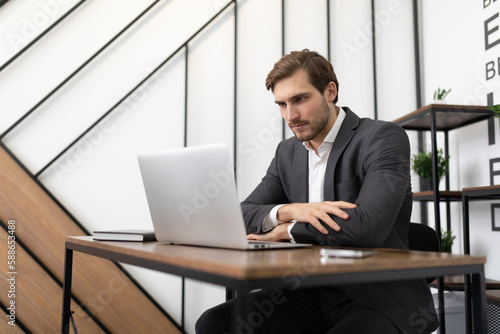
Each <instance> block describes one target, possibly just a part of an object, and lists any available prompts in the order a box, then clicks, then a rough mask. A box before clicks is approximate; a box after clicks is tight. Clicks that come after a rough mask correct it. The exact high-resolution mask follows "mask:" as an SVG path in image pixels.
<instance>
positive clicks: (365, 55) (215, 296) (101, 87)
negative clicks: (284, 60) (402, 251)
mask: <svg viewBox="0 0 500 334" xmlns="http://www.w3.org/2000/svg"><path fill="white" fill-rule="evenodd" d="M75 3H76V0H65V1H63V0H40V1H35V0H33V1H11V2H8V3H7V4H6V5H5V6H3V7H2V8H1V9H0V64H3V63H4V62H5V61H6V60H7V59H9V58H10V57H11V56H12V55H14V54H15V53H16V52H17V51H18V50H19V48H21V47H22V44H23V43H27V42H28V41H29V40H31V39H33V38H34V37H35V36H36V35H37V33H39V32H40V31H41V30H43V29H45V28H46V27H48V26H49V25H50V24H51V22H53V21H55V20H56V19H57V18H58V17H60V16H61V15H62V14H63V13H64V12H65V11H66V10H68V9H69V8H70V7H71V6H72V5H73V4H75ZM150 3H151V1H133V0H126V1H123V0H122V1H118V0H101V1H91V2H87V3H85V4H84V5H83V6H82V7H81V8H80V9H78V10H77V11H76V12H75V13H73V14H72V15H71V17H70V18H68V19H67V20H65V21H64V22H62V23H61V24H60V25H59V26H58V27H57V28H56V29H55V30H54V31H53V32H51V33H50V34H48V35H47V36H45V37H44V38H43V39H42V40H40V41H39V42H38V43H37V44H36V45H35V46H34V47H32V48H31V49H30V50H29V51H28V52H27V53H26V54H25V55H23V56H22V57H20V58H19V59H18V60H16V61H15V62H14V63H13V64H11V65H10V66H9V67H8V68H7V69H5V70H4V71H2V72H1V73H0V133H2V132H3V131H5V130H6V129H7V128H9V126H10V125H12V124H13V123H14V122H15V121H16V120H17V119H19V118H20V117H22V115H24V113H26V112H27V111H28V110H30V109H31V108H32V107H33V106H34V105H35V104H36V103H37V102H38V101H40V99H42V98H43V97H44V96H45V95H46V94H47V93H48V92H50V91H51V90H52V89H54V87H55V86H56V85H57V84H58V83H59V82H61V81H62V80H64V78H66V77H67V76H68V75H69V74H70V73H72V72H73V71H74V70H75V69H76V68H77V67H78V66H79V65H80V64H81V63H82V62H83V61H85V60H86V59H88V58H89V57H90V56H91V55H92V54H93V53H94V52H96V50H98V49H99V48H100V47H101V46H102V45H103V44H104V43H105V42H106V41H107V40H109V39H110V38H111V37H112V36H114V34H116V33H117V32H118V31H119V30H120V29H121V28H122V27H123V26H124V25H125V24H127V23H128V22H130V21H131V20H132V19H133V18H134V17H135V16H136V15H138V14H139V12H140V11H142V10H143V9H144V8H146V7H147V6H148V5H149V4H150ZM225 5H226V1H223V0H213V1H206V0H189V1H187V0H183V1H182V0H168V1H167V0H166V1H163V2H161V3H160V4H159V5H157V6H156V7H155V10H153V11H152V12H151V13H149V14H148V15H147V16H146V17H145V18H144V19H142V20H141V21H140V22H138V23H137V24H136V25H135V26H134V27H133V28H132V29H131V30H130V31H128V32H127V33H125V34H124V35H123V36H122V37H121V38H119V39H118V40H117V41H116V42H115V43H114V44H113V45H112V46H111V47H110V48H108V49H107V50H106V51H105V52H104V53H103V54H102V55H101V56H99V57H98V58H97V59H95V61H93V62H92V63H91V64H89V66H87V67H86V68H85V69H84V70H83V71H82V72H81V73H79V74H78V75H77V76H76V77H75V78H74V79H72V80H71V81H70V82H69V83H68V84H67V85H65V86H64V88H62V89H61V90H60V91H58V92H57V93H56V94H54V96H52V97H51V98H50V99H49V100H48V101H47V102H45V103H44V104H42V105H41V106H40V107H39V108H38V109H37V111H36V112H35V113H34V114H33V115H32V116H30V117H28V118H27V119H26V120H25V121H24V122H23V123H22V124H21V125H20V126H19V127H17V128H16V129H15V130H14V131H13V132H11V133H10V134H9V135H8V136H7V137H6V138H4V140H3V141H4V143H5V144H6V145H7V146H8V147H9V148H10V149H11V150H12V151H13V152H14V153H15V154H16V155H17V156H18V157H19V158H20V159H21V160H22V161H23V163H24V164H26V166H27V167H28V168H29V169H30V170H31V171H32V172H33V173H37V172H38V171H39V170H40V168H42V167H43V166H45V165H46V164H47V163H48V162H49V161H50V160H51V159H52V158H53V157H54V156H55V155H56V154H58V153H59V152H60V150H61V149H63V148H64V147H66V145H68V144H69V143H70V142H71V141H73V140H74V139H75V138H76V137H78V136H79V135H80V133H81V132H82V131H84V130H85V129H86V128H88V127H89V126H90V125H91V124H92V123H93V122H95V120H96V119H97V118H99V117H100V116H101V115H103V114H104V113H105V112H106V111H108V110H109V109H110V108H111V107H112V106H113V105H114V104H115V103H116V102H117V101H118V100H119V99H121V98H122V97H123V96H125V94H127V93H128V92H129V91H130V90H131V89H132V88H133V87H134V86H135V85H136V84H137V83H138V82H139V81H140V80H142V78H144V77H145V76H146V75H147V74H148V73H149V72H150V71H151V70H152V69H153V68H156V66H158V64H160V63H161V62H162V61H163V60H165V59H166V58H167V57H168V56H169V55H171V54H172V53H173V52H174V51H175V50H176V49H177V48H178V47H179V46H180V45H181V44H182V43H184V42H185V41H186V40H187V39H188V38H189V37H190V36H192V34H193V33H194V32H195V31H196V30H198V29H199V28H200V27H201V26H202V25H203V24H204V23H205V22H206V21H207V20H208V19H209V18H211V17H212V16H213V15H214V14H215V13H216V12H218V11H219V10H220V9H221V8H222V7H224V6H225ZM482 7H483V2H476V3H474V2H471V1H455V0H454V1H452V0H440V1H429V0H426V1H422V3H421V13H420V14H421V24H422V31H421V32H422V62H423V78H424V82H423V86H424V104H428V103H430V102H431V99H432V92H433V91H434V89H435V88H437V87H438V86H439V87H450V88H452V93H451V94H450V97H449V99H448V100H449V102H450V103H457V104H482V105H484V104H485V103H486V97H485V96H486V93H488V92H490V91H495V94H497V95H498V94H500V92H498V87H499V85H498V79H497V78H496V77H495V78H494V79H491V80H488V81H487V80H485V75H484V64H485V63H486V62H488V61H489V60H493V59H495V60H496V58H497V57H498V55H497V54H498V51H497V50H496V49H494V48H493V49H492V50H488V51H487V52H485V50H484V45H483V44H482V41H483V40H484V38H483V22H484V20H485V19H486V18H488V17H490V16H491V15H493V14H494V13H496V12H498V11H499V10H500V5H498V4H496V3H495V4H492V5H491V6H489V7H488V8H486V9H483V8H482ZM326 8H327V7H326V1H324V0H314V1H306V0H293V1H292V0H290V1H287V2H286V7H285V15H286V20H285V50H286V51H287V52H288V51H291V50H295V49H303V48H309V49H312V50H317V51H319V52H320V53H321V54H323V55H325V56H327V54H328V43H327V42H328V41H327V38H328V34H327V31H326ZM375 13H376V15H375V16H376V30H375V40H376V45H375V51H376V59H377V62H376V64H375V65H376V71H377V79H376V83H377V92H378V95H377V99H378V103H377V107H378V118H379V119H384V120H394V119H396V118H398V117H401V116H403V115H405V114H407V113H409V112H411V111H413V110H414V109H415V108H416V97H415V69H414V68H415V67H414V66H415V65H414V46H413V21H412V20H413V17H412V4H411V1H408V0H377V1H375ZM330 17H331V26H330V29H331V30H330V42H331V50H330V52H331V61H332V63H333V64H334V67H335V69H336V71H337V74H338V78H339V81H340V90H339V104H340V105H348V106H350V107H351V109H353V111H355V112H356V113H358V114H359V115H360V116H362V117H374V115H375V111H374V110H375V102H374V77H373V66H374V63H373V58H372V53H373V47H374V46H373V43H372V31H371V8H370V4H369V2H367V1H362V0H355V1H346V0H331V1H330ZM495 23H496V24H499V23H500V22H499V20H497V21H496V22H495ZM499 36H500V34H499ZM237 37H238V42H237V43H238V44H237V55H238V58H237V66H236V71H237V77H238V82H237V86H236V93H237V95H236V98H237V100H236V107H237V115H236V123H237V128H236V131H237V132H236V135H237V141H236V143H234V142H233V136H234V132H233V126H232V124H233V121H234V113H233V112H234V110H233V109H234V108H233V106H234V102H235V101H234V85H233V77H234V70H235V66H234V65H235V64H234V54H233V52H234V47H235V45H234V7H233V6H230V7H229V8H228V9H227V10H226V11H225V12H224V13H223V14H222V15H221V16H220V17H219V18H218V19H217V20H216V21H214V22H213V23H212V24H210V25H209V26H208V27H207V28H206V29H205V30H204V32H203V33H202V34H201V35H200V36H198V37H197V38H196V39H194V40H193V41H192V42H191V43H189V51H188V54H187V62H188V63H187V66H188V69H189V74H188V77H187V78H186V77H185V75H184V71H185V66H186V53H185V49H182V50H180V51H179V52H178V53H177V54H176V56H174V57H173V58H172V59H171V60H170V61H169V62H168V63H166V64H165V66H163V67H162V68H161V69H160V70H159V71H158V73H156V75H155V76H154V77H153V78H151V79H150V80H149V81H147V82H146V83H145V84H144V85H143V86H141V87H140V88H139V89H138V90H137V91H136V92H135V93H134V94H132V95H131V96H129V97H128V98H127V99H126V100H125V101H124V102H123V103H122V104H120V105H118V106H117V107H116V109H115V111H114V112H113V113H111V114H110V115H109V116H108V117H107V118H106V119H105V120H104V121H103V122H102V123H100V124H99V125H98V126H97V127H96V128H95V129H94V130H93V131H91V132H90V133H89V134H87V136H86V137H85V138H83V139H82V140H80V141H79V143H78V144H77V145H76V146H74V147H73V148H72V149H71V150H69V151H68V152H66V154H65V155H63V156H62V157H61V158H60V159H59V160H57V161H56V163H55V164H53V165H52V166H51V168H49V169H48V170H47V171H46V172H45V173H43V174H42V175H41V181H42V182H43V183H44V184H45V185H46V186H47V188H48V189H49V190H50V191H51V192H53V193H54V195H56V196H57V197H58V198H59V199H60V201H61V202H62V203H63V204H64V205H65V206H66V207H67V208H68V209H69V210H70V211H71V212H72V213H73V214H74V216H75V217H76V218H77V219H78V220H79V221H80V222H81V223H82V224H83V225H84V226H85V227H86V228H87V229H88V230H89V231H92V230H94V229H96V228H99V229H104V228H132V227H135V228H152V224H151V221H150V218H149V212H148V208H147V203H146V201H145V197H144V193H143V189H142V184H141V181H140V176H139V173H138V167H137V162H136V156H137V154H138V153H139V152H144V151H155V150H161V149H167V148H173V147H181V146H183V145H184V125H185V124H184V94H185V92H184V85H185V82H186V79H187V80H188V104H187V106H188V119H187V122H188V123H187V143H188V145H195V144H200V143H208V142H214V141H224V142H226V143H227V144H228V145H230V147H232V145H234V144H236V145H237V146H236V148H237V150H236V154H237V156H236V160H237V163H238V166H237V167H238V168H237V171H238V174H237V183H238V191H239V195H240V198H241V199H243V198H244V197H246V196H247V195H248V194H249V193H250V191H251V190H252V189H253V188H254V187H255V185H256V184H257V182H259V180H260V179H261V177H262V176H263V175H264V173H265V170H266V169H267V166H268V164H269V162H270V160H271V158H272V156H273V154H274V150H275V148H276V145H277V144H278V143H279V141H280V140H281V132H282V123H281V119H280V117H279V112H278V110H277V108H276V106H275V105H274V102H273V96H272V94H271V93H270V92H267V91H266V90H265V87H264V79H265V76H266V75H267V72H268V71H269V70H270V69H271V67H272V65H273V63H274V62H275V61H276V60H278V59H279V57H280V56H281V43H282V41H281V1H279V0H272V1H270V0H241V1H239V2H238V36H237ZM492 38H493V37H492ZM499 48H500V46H499ZM497 100H498V98H497ZM495 122H496V123H495V124H496V129H497V130H496V131H497V132H498V129H499V127H498V120H496V121H495ZM290 135H291V133H290V131H289V130H287V136H290ZM409 135H410V139H411V142H412V150H413V151H414V152H415V151H416V135H415V134H414V133H409ZM496 136H497V137H496V140H497V144H496V145H493V146H488V145H487V133H486V123H485V122H481V123H479V124H476V125H473V126H469V127H466V128H464V129H460V130H457V131H455V132H453V133H451V134H450V152H451V155H452V161H451V164H452V165H451V166H452V170H453V171H452V188H454V189H461V188H462V187H466V186H479V185H487V184H488V182H489V171H488V161H489V159H491V158H496V157H500V154H499V153H500V150H499V145H500V144H498V143H500V136H499V135H498V133H497V134H496ZM413 184H414V188H415V190H417V188H418V181H417V179H415V180H414V182H413ZM415 207H416V209H417V208H418V205H416V206H415ZM471 210H472V211H471V219H472V221H473V223H472V229H471V236H472V251H473V253H474V254H486V255H488V264H487V268H486V271H487V275H488V276H489V277H491V278H495V279H500V271H499V269H498V268H500V266H499V263H498V261H499V260H498V257H495V253H498V250H499V249H498V247H499V246H498V245H497V243H496V242H495V239H498V235H497V233H495V232H491V227H490V226H491V218H490V217H489V212H490V211H489V204H487V203H477V204H473V206H472V207H471ZM417 211H418V210H415V212H414V216H413V217H412V218H413V219H414V220H418V219H419V213H418V212H417ZM442 211H444V210H442ZM460 211H461V206H460V205H459V204H457V205H455V206H454V208H453V213H452V214H453V219H452V221H453V230H454V231H456V232H457V233H458V235H459V238H458V240H457V242H456V245H455V247H454V250H455V251H457V252H459V251H461V246H460V245H461V242H462V240H461V232H460V231H461V228H460V222H461V212H460ZM431 214H432V213H431ZM431 217H432V215H431ZM443 218H444V217H443ZM431 219H432V218H431ZM126 268H127V270H129V271H130V272H131V273H132V274H133V275H134V276H135V277H136V278H137V280H138V281H139V282H140V283H141V284H142V285H143V286H144V287H145V289H146V290H148V291H150V292H151V294H152V295H153V296H154V298H156V299H157V300H158V302H159V303H160V304H161V305H162V306H163V307H164V308H165V309H166V310H167V312H168V313H170V314H171V315H172V316H173V317H174V319H176V320H178V321H180V314H181V310H180V298H181V295H180V284H181V283H180V279H179V278H178V277H173V276H169V275H165V274H160V273H156V272H151V271H147V270H143V269H138V268H133V267H129V266H127V267H126ZM223 300H224V289H223V288H222V287H215V286H211V285H208V284H201V283H198V282H193V281H189V280H188V281H187V283H186V328H187V331H188V332H194V331H193V328H194V327H193V326H194V322H195V321H196V319H197V317H198V316H199V315H200V314H201V312H203V310H204V309H206V308H208V307H210V306H212V305H215V304H217V303H220V302H221V301H223Z"/></svg>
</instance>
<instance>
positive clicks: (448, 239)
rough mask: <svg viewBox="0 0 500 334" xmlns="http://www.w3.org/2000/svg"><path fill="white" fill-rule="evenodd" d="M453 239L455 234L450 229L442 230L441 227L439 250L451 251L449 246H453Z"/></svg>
mask: <svg viewBox="0 0 500 334" xmlns="http://www.w3.org/2000/svg"><path fill="white" fill-rule="evenodd" d="M453 240H455V236H454V235H453V233H452V231H446V232H445V231H444V230H443V229H441V251H442V252H446V253H451V246H453Z"/></svg>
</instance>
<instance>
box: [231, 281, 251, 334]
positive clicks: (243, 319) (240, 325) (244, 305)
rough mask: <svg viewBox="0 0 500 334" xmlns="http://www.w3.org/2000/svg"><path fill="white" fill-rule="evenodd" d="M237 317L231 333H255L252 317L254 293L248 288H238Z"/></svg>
mask: <svg viewBox="0 0 500 334" xmlns="http://www.w3.org/2000/svg"><path fill="white" fill-rule="evenodd" d="M235 300H236V303H235V304H236V305H235V306H236V317H235V318H234V320H235V321H234V322H233V328H232V331H231V333H253V332H254V328H252V327H253V326H252V325H254V324H253V323H252V320H251V319H250V311H251V301H252V295H251V293H250V291H249V290H247V289H241V288H240V289H236V298H235Z"/></svg>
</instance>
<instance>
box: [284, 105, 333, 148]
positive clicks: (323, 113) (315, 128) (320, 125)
mask: <svg viewBox="0 0 500 334" xmlns="http://www.w3.org/2000/svg"><path fill="white" fill-rule="evenodd" d="M320 108H321V109H320V113H319V116H318V118H317V119H314V120H312V121H311V122H308V123H306V124H309V126H310V127H311V133H310V134H303V135H301V134H300V133H295V131H293V129H292V127H293V126H294V125H295V124H296V123H298V124H301V123H302V122H301V121H298V122H293V123H290V124H288V126H289V127H290V129H292V132H293V134H294V135H295V137H296V138H297V139H298V140H299V141H302V142H304V141H309V140H312V139H314V138H316V136H317V135H318V134H319V133H320V132H321V131H323V129H324V128H325V126H326V125H327V124H328V120H329V119H330V107H329V106H328V102H326V98H325V97H324V96H323V101H321V107H320Z"/></svg>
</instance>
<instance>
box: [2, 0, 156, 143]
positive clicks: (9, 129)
mask: <svg viewBox="0 0 500 334" xmlns="http://www.w3.org/2000/svg"><path fill="white" fill-rule="evenodd" d="M160 1H161V0H156V1H154V2H153V3H152V4H150V5H149V6H148V7H147V8H146V9H145V10H143V11H142V12H141V13H140V14H139V15H138V16H137V17H136V18H134V19H133V20H132V21H131V22H130V23H129V24H127V25H126V26H125V27H124V28H123V29H122V30H120V32H118V34H116V35H115V36H114V37H113V38H111V39H110V40H109V41H108V42H107V43H106V44H104V45H103V46H102V47H101V48H100V49H99V50H97V52H95V53H94V54H93V55H92V56H91V57H90V58H88V59H87V60H86V61H85V62H83V63H82V65H80V66H79V67H78V68H77V69H76V70H75V71H73V73H71V74H70V75H69V76H68V77H66V79H64V80H63V81H61V82H60V83H59V84H58V85H57V86H56V87H55V88H54V89H53V90H52V91H50V92H49V93H48V94H47V95H46V96H45V97H43V98H42V99H41V100H40V101H38V103H37V104H35V105H34V106H33V107H32V108H31V109H30V110H28V111H27V112H26V113H25V114H24V115H23V116H22V117H21V118H19V119H18V120H17V121H16V122H15V123H14V124H12V125H11V126H10V127H9V128H8V129H7V130H6V131H5V132H4V133H3V134H1V135H0V140H2V139H3V138H4V137H5V136H6V135H8V134H9V133H10V132H11V131H12V130H14V129H15V128H16V127H17V126H18V125H19V124H20V123H22V122H23V121H24V120H25V119H26V118H27V117H28V116H29V115H31V114H32V113H33V112H34V111H36V110H37V109H38V108H39V107H40V106H41V105H42V104H43V103H45V101H47V100H48V99H49V98H50V97H51V96H52V95H54V94H55V93H56V92H57V91H59V89H61V88H62V87H63V86H64V85H66V84H67V83H68V82H69V81H70V80H71V79H72V78H73V77H74V76H75V75H77V74H78V73H79V72H80V71H81V70H83V69H84V68H85V67H86V66H87V65H88V64H90V63H91V62H92V61H93V60H94V59H95V58H97V56H99V55H100V54H101V53H102V52H103V51H104V50H106V49H107V48H108V47H109V46H110V45H111V44H113V43H114V42H115V41H116V40H117V39H118V38H119V37H120V36H121V35H123V34H124V33H125V32H126V31H127V30H128V29H129V28H130V27H132V26H133V25H134V24H135V23H137V21H139V20H140V19H141V18H142V17H143V16H144V15H146V13H148V12H149V10H150V9H152V8H153V7H154V6H156V5H157V4H158V3H159V2H160Z"/></svg>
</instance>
